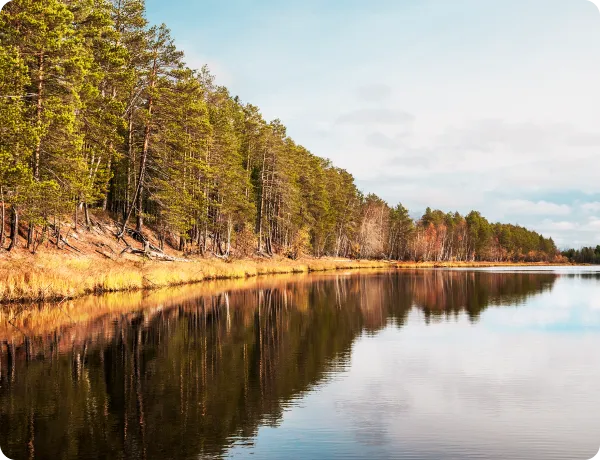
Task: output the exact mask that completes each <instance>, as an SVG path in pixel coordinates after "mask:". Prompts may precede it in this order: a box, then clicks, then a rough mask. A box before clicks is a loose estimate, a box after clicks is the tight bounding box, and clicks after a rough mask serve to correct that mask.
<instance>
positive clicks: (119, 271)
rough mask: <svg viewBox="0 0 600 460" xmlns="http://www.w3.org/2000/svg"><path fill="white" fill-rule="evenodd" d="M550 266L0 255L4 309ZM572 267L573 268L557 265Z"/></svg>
mask: <svg viewBox="0 0 600 460" xmlns="http://www.w3.org/2000/svg"><path fill="white" fill-rule="evenodd" d="M554 265H557V264H551V263H524V262H519V263H511V262H394V261H382V260H351V259H341V258H318V259H317V258H305V259H300V260H290V259H287V258H283V257H274V258H272V259H263V258H248V259H235V260H231V261H226V260H222V259H218V258H195V259H191V260H190V261H185V262H184V261H177V262H165V261H150V260H139V259H133V258H126V257H124V258H123V259H120V260H106V259H102V258H99V257H94V256H89V255H86V256H71V255H69V256H67V255H66V254H56V253H54V254H43V255H42V254H40V255H36V256H33V255H27V256H25V255H23V254H22V253H21V255H20V256H17V257H14V256H11V255H6V254H4V255H0V304H1V303H4V304H7V303H16V302H42V301H62V300H66V299H75V298H78V297H83V296H86V295H90V294H103V293H109V292H127V291H140V290H152V289H158V288H164V287H172V286H183V285H189V284H195V283H201V282H203V281H210V280H222V279H243V278H252V277H257V276H264V275H274V274H289V273H311V272H326V271H335V270H360V269H389V270H395V269H401V270H407V269H433V268H484V267H525V266H554ZM558 265H572V264H558Z"/></svg>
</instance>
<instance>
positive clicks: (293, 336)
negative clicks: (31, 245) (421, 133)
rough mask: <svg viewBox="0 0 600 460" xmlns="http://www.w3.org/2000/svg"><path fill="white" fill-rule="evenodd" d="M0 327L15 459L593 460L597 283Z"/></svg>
mask: <svg viewBox="0 0 600 460" xmlns="http://www.w3.org/2000/svg"><path fill="white" fill-rule="evenodd" d="M3 318H4V319H3V323H2V324H3V326H2V328H1V329H0V339H1V342H2V348H1V350H0V446H1V448H2V450H3V452H4V453H5V454H6V455H7V456H8V457H9V458H11V459H14V460H21V459H31V458H36V459H38V458H40V459H42V458H44V459H45V458H48V459H77V460H80V459H83V460H86V459H111V460H112V459H198V458H255V459H263V458H264V459H296V458H308V459H329V458H331V459H333V458H339V459H345V458H372V459H379V458H382V459H383V458H395V459H431V460H434V459H435V460H438V459H461V460H462V459H502V460H505V459H512V458H515V459H540V460H552V459H561V460H564V459H574V460H587V459H590V458H592V457H593V456H594V455H595V454H596V452H598V447H599V446H600V416H599V414H600V392H599V389H600V358H599V355H600V273H596V272H594V271H591V270H588V271H582V270H573V269H570V270H567V269H562V270H546V271H540V270H519V271H518V272H515V271H510V270H490V271H485V270H481V271H471V270H464V271H422V272H406V273H396V272H394V273H374V274H343V275H340V274H337V275H328V276H304V277H286V278H273V279H264V280H261V281H254V282H249V283H248V284H247V285H244V284H240V283H239V282H237V283H230V284H228V283H215V284H213V285H211V286H203V287H200V286H198V287H188V288H185V289H179V290H170V291H164V292H156V293H151V294H149V295H148V294H144V295H142V294H129V295H121V296H119V295H114V296H107V297H103V298H97V297H96V298H90V299H83V300H81V301H77V302H73V303H65V304H62V305H60V306H55V307H49V306H44V307H33V308H32V307H27V308H17V307H12V311H11V312H4V316H3ZM8 319H10V323H8ZM13 325H14V326H13Z"/></svg>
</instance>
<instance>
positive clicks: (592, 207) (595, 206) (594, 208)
mask: <svg viewBox="0 0 600 460" xmlns="http://www.w3.org/2000/svg"><path fill="white" fill-rule="evenodd" d="M581 209H582V210H583V211H584V212H586V213H593V212H598V211H600V202H599V201H593V202H591V203H583V204H582V205H581Z"/></svg>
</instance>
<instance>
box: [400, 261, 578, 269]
mask: <svg viewBox="0 0 600 460" xmlns="http://www.w3.org/2000/svg"><path fill="white" fill-rule="evenodd" d="M566 266H585V264H572V263H565V262H553V263H549V262H397V263H395V264H394V267H396V268H399V269H427V268H493V267H566Z"/></svg>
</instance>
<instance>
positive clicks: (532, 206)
mask: <svg viewBox="0 0 600 460" xmlns="http://www.w3.org/2000/svg"><path fill="white" fill-rule="evenodd" d="M500 206H501V207H502V208H503V209H504V210H505V211H507V212H510V213H512V214H515V215H523V216H526V215H538V216H565V215H568V214H570V213H571V207H570V206H568V205H566V204H556V203H550V202H548V201H538V202H533V201H528V200H508V201H503V202H501V203H500Z"/></svg>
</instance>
